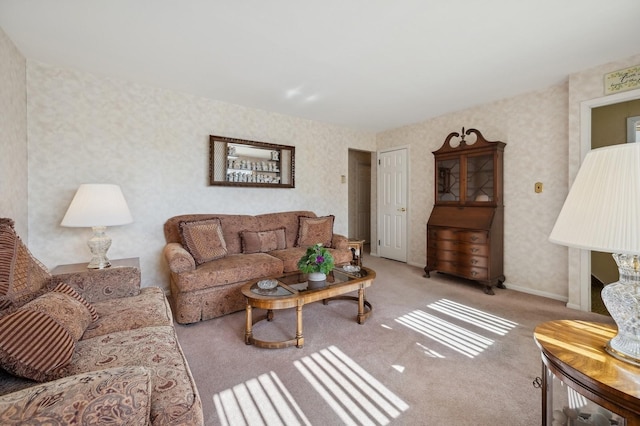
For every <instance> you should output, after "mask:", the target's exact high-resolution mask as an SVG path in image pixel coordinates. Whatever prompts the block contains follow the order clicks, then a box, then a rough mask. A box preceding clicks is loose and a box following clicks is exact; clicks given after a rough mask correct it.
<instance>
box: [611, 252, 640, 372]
mask: <svg viewBox="0 0 640 426" xmlns="http://www.w3.org/2000/svg"><path fill="white" fill-rule="evenodd" d="M613 258H614V259H615V261H616V263H617V264H618V270H619V271H620V281H618V282H615V283H612V284H608V285H606V286H605V287H604V288H603V289H602V301H603V302H604V304H605V306H606V307H607V310H608V311H609V313H610V314H611V317H612V318H613V320H614V321H615V322H616V325H617V326H618V334H617V335H616V336H615V337H614V338H613V339H611V340H610V341H609V343H608V344H607V346H606V348H605V349H606V351H607V352H608V353H609V354H610V355H611V356H613V357H615V358H617V359H619V360H621V361H624V362H628V363H630V364H634V365H640V261H639V259H638V256H637V255H630V254H614V255H613Z"/></svg>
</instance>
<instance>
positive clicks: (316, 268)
mask: <svg viewBox="0 0 640 426" xmlns="http://www.w3.org/2000/svg"><path fill="white" fill-rule="evenodd" d="M333 266H334V260H333V256H332V255H331V253H329V250H328V249H326V248H325V247H324V246H323V245H322V244H320V243H318V244H316V245H313V246H311V247H309V248H307V252H306V253H305V255H304V256H302V257H301V258H300V260H299V261H298V269H300V271H302V272H304V273H305V274H308V275H309V277H308V280H309V281H315V282H322V281H325V280H326V279H327V274H328V273H329V272H330V271H331V270H332V269H333Z"/></svg>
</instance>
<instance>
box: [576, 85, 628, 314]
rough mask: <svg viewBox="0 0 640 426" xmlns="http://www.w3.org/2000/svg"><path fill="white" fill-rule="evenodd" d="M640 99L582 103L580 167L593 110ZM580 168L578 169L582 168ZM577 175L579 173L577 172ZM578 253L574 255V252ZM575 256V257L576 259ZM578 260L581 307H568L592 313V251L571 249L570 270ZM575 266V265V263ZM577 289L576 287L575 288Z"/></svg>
mask: <svg viewBox="0 0 640 426" xmlns="http://www.w3.org/2000/svg"><path fill="white" fill-rule="evenodd" d="M636 99H640V89H636V90H629V91H628V92H622V93H617V94H615V95H608V96H602V97H599V98H594V99H589V100H587V101H583V102H581V103H580V166H582V162H583V161H584V157H585V156H586V155H587V153H588V152H589V151H591V110H592V109H593V108H597V107H601V106H606V105H613V104H618V103H621V102H627V101H633V100H636ZM580 166H579V167H578V169H579V168H580ZM576 174H577V171H576ZM573 180H575V176H574V177H573V178H572V179H571V182H570V184H569V189H570V188H571V185H573ZM567 192H568V191H567ZM574 250H575V252H576V253H577V254H575V255H572V254H571V253H572V251H574ZM574 256H575V257H574ZM576 258H577V265H578V277H577V283H576V284H577V285H578V290H579V294H580V305H579V306H575V305H573V304H570V303H568V304H567V307H569V308H573V309H579V310H581V311H587V312H590V311H591V251H590V250H580V249H569V270H571V266H570V265H571V263H573V262H574V261H576V260H574V259H576ZM574 264H575V263H574ZM569 287H570V288H569V292H570V291H571V287H574V284H573V280H572V279H571V276H570V277H569ZM574 288H575V287H574Z"/></svg>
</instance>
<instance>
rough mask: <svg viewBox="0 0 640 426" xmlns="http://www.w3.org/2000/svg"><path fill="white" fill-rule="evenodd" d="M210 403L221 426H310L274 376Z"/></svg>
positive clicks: (263, 377)
mask: <svg viewBox="0 0 640 426" xmlns="http://www.w3.org/2000/svg"><path fill="white" fill-rule="evenodd" d="M213 402H214V405H215V407H216V412H217V413H218V418H219V419H220V424H222V425H223V426H236V425H258V424H259V425H262V424H266V425H292V426H295V425H311V423H310V422H309V421H308V420H307V418H306V417H305V415H304V413H303V412H302V410H301V409H300V407H299V406H298V404H297V403H296V401H295V400H294V399H293V397H292V396H291V393H290V392H289V391H288V390H287V388H285V386H284V385H283V383H282V382H281V381H280V379H279V378H278V376H277V375H276V374H275V373H274V372H271V373H270V374H263V375H261V376H259V377H258V378H257V379H251V380H248V381H247V382H245V383H241V384H239V385H236V386H234V387H233V388H232V389H226V390H224V391H222V392H220V393H218V394H215V395H214V396H213Z"/></svg>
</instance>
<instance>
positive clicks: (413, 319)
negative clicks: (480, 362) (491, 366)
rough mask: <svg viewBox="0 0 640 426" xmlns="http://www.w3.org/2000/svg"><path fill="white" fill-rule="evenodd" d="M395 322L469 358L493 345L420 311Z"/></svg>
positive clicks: (474, 334) (486, 339)
mask: <svg viewBox="0 0 640 426" xmlns="http://www.w3.org/2000/svg"><path fill="white" fill-rule="evenodd" d="M396 321H397V322H399V323H400V324H402V325H404V326H406V327H409V328H410V329H412V330H414V331H417V332H418V333H420V334H422V335H424V336H427V337H429V338H430V339H433V340H435V341H436V342H438V343H440V344H442V345H444V346H446V347H448V348H450V349H453V350H454V351H456V352H458V353H461V354H463V355H466V356H468V357H469V358H474V357H476V356H477V355H479V354H480V353H482V352H483V351H484V350H485V349H486V348H488V347H489V346H491V345H492V344H493V343H494V341H493V340H491V339H489V338H487V337H484V336H482V335H480V334H478V333H474V332H473V331H469V330H467V329H465V328H462V327H459V326H457V325H455V324H453V323H450V322H448V321H445V320H443V319H441V318H438V317H436V316H433V315H431V314H428V313H426V312H424V311H422V310H420V309H416V310H415V311H413V312H410V313H408V314H406V315H403V316H401V317H399V318H396Z"/></svg>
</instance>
